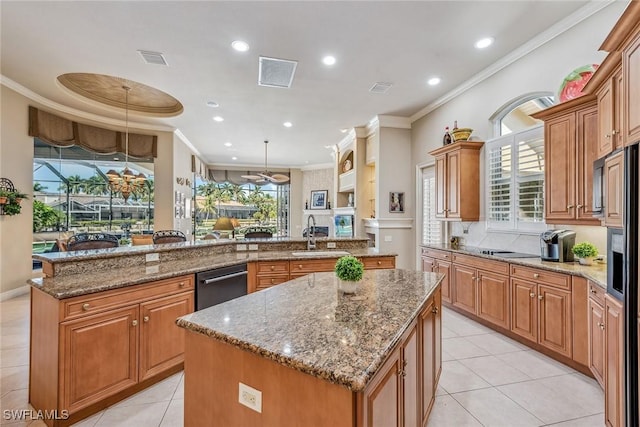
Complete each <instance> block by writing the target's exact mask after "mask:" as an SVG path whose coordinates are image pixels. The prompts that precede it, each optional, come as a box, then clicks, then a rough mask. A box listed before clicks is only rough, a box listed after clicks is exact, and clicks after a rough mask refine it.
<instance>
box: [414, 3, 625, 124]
mask: <svg viewBox="0 0 640 427" xmlns="http://www.w3.org/2000/svg"><path fill="white" fill-rule="evenodd" d="M615 2H616V0H591V1H590V2H589V3H587V4H586V5H585V6H583V7H581V8H580V9H578V10H577V11H575V12H574V13H572V14H571V15H569V16H567V17H565V18H564V19H561V20H560V21H558V22H556V23H555V24H554V25H552V26H551V27H549V28H547V29H546V30H545V31H543V32H541V33H540V34H538V35H537V36H536V37H534V38H532V39H531V40H529V41H528V42H526V43H525V44H523V45H522V46H520V47H518V48H517V49H515V50H513V51H511V53H509V54H507V55H506V56H503V57H502V58H501V59H499V60H498V61H496V62H495V63H494V64H493V65H490V66H489V67H487V68H485V69H484V70H482V71H480V72H479V73H477V74H476V75H475V76H474V77H473V78H471V79H469V80H467V81H466V82H464V83H462V84H461V85H459V86H457V87H456V88H454V89H453V90H451V91H450V92H448V93H446V94H444V95H443V96H441V97H440V98H438V99H436V100H435V101H433V102H432V103H431V104H429V105H427V106H426V107H424V108H423V109H421V110H420V111H418V112H417V113H415V114H413V115H412V116H411V117H410V118H409V120H410V122H411V123H413V122H415V121H416V120H419V119H421V118H422V117H424V116H426V115H427V114H429V113H430V112H432V111H433V110H435V109H436V108H438V107H440V106H442V105H444V104H446V103H447V102H449V101H451V100H452V99H454V98H456V97H458V96H460V95H462V94H463V93H464V92H466V91H468V90H469V89H471V88H473V87H474V86H476V85H478V84H480V83H481V82H483V81H485V80H486V79H488V78H489V77H491V76H493V75H494V74H496V73H497V72H499V71H501V70H502V69H504V68H506V67H508V66H509V65H511V64H513V63H514V62H516V61H517V60H519V59H520V58H522V57H524V56H526V55H528V54H529V53H531V52H533V51H534V50H536V49H537V48H539V47H540V46H542V45H544V44H546V43H548V42H550V41H551V40H553V39H555V38H556V37H558V36H559V35H561V34H563V33H564V32H566V31H568V30H570V29H571V28H573V27H575V26H576V25H578V24H579V23H581V22H582V21H584V20H585V19H587V18H589V17H590V16H592V15H593V14H595V13H597V12H599V11H600V10H602V9H604V8H605V7H607V6H609V5H611V4H612V3H615Z"/></svg>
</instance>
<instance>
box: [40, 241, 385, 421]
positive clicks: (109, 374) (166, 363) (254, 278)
mask: <svg viewBox="0 0 640 427" xmlns="http://www.w3.org/2000/svg"><path fill="white" fill-rule="evenodd" d="M317 243H318V249H317V251H304V248H305V247H306V240H303V239H295V238H276V239H264V240H253V241H237V242H236V241H214V242H211V241H202V242H185V243H171V244H163V245H149V246H136V247H119V248H113V249H100V250H88V251H75V252H61V253H52V254H39V255H34V258H35V259H38V260H40V261H42V263H43V271H44V273H45V276H46V277H44V278H42V279H33V280H31V281H30V284H31V285H32V288H31V354H30V384H29V402H30V403H31V405H32V406H33V407H34V408H36V409H38V410H49V411H51V410H57V411H58V413H60V414H63V413H64V414H65V416H66V415H68V416H69V418H67V419H59V420H47V423H48V424H49V425H69V424H71V423H73V422H77V421H79V420H80V419H82V418H85V417H87V416H88V415H91V414H92V413H95V412H97V411H99V410H100V409H102V408H104V407H106V406H109V405H111V404H113V403H115V402H117V401H118V400H122V399H123V398H125V397H127V396H129V395H131V394H133V393H136V392H138V391H140V390H142V389H144V388H146V387H148V386H149V385H151V384H153V383H155V382H158V381H160V380H162V379H163V378H165V377H167V376H169V375H171V374H173V373H174V372H176V371H179V370H180V369H182V363H183V353H184V332H183V330H182V329H180V328H178V327H177V326H176V325H175V320H176V319H177V318H178V317H180V316H183V315H185V314H188V313H191V312H192V311H194V307H195V304H194V300H195V299H196V298H197V294H198V292H197V287H196V276H197V274H198V273H199V272H202V271H205V270H211V269H217V268H223V267H228V266H234V265H246V266H247V270H248V278H247V290H246V291H247V293H251V292H255V291H256V290H258V289H262V288H263V287H267V284H263V285H261V286H259V285H260V283H261V280H263V279H264V278H265V277H266V276H265V274H264V273H262V270H265V269H266V270H269V271H270V272H272V273H273V274H274V275H275V274H277V277H278V278H283V277H285V276H286V279H283V280H273V279H272V280H271V281H270V282H269V284H268V286H276V287H277V286H279V285H278V283H280V282H281V281H286V280H289V277H290V276H294V277H298V276H300V275H302V274H309V273H312V272H314V271H328V270H329V269H330V270H332V269H333V265H334V264H335V260H336V259H337V258H338V257H339V256H340V255H341V254H344V253H346V252H348V253H350V254H352V255H355V256H357V257H359V258H360V259H361V260H362V261H363V262H364V264H365V268H367V269H382V268H394V267H395V254H390V253H387V254H380V253H377V252H376V251H375V250H372V249H369V248H368V247H367V239H358V238H356V239H318V242H317ZM250 248H251V249H254V250H246V249H250ZM242 249H245V250H242ZM296 251H298V252H296ZM270 266H273V268H269V267H270ZM284 266H286V271H284V270H283V268H284ZM272 270H273V271H272ZM283 271H284V272H283ZM289 271H291V273H289ZM274 277H276V276H274ZM63 411H64V412H63Z"/></svg>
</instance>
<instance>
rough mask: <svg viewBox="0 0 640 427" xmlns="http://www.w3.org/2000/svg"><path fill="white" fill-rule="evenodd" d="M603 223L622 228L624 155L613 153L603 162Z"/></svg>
mask: <svg viewBox="0 0 640 427" xmlns="http://www.w3.org/2000/svg"><path fill="white" fill-rule="evenodd" d="M604 174H605V175H604V178H605V179H604V193H605V194H604V224H605V225H606V226H607V227H616V228H622V224H623V223H622V221H623V218H622V212H623V211H624V189H623V187H624V157H623V152H619V153H618V154H615V155H613V156H611V157H609V158H608V159H606V160H605V162H604Z"/></svg>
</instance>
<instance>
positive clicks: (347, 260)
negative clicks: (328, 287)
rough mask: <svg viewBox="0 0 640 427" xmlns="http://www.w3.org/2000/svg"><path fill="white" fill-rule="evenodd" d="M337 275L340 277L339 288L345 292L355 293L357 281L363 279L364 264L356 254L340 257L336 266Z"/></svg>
mask: <svg viewBox="0 0 640 427" xmlns="http://www.w3.org/2000/svg"><path fill="white" fill-rule="evenodd" d="M334 271H335V272H336V276H338V279H340V283H339V289H340V290H341V291H343V292H344V293H348V294H352V293H355V291H356V288H357V282H358V281H360V280H362V274H363V273H364V265H363V264H362V262H360V260H359V259H358V258H356V257H354V256H351V255H347V256H343V257H340V258H338V261H337V262H336V266H335V268H334Z"/></svg>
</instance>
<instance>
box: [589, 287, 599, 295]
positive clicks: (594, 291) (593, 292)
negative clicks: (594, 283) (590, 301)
mask: <svg viewBox="0 0 640 427" xmlns="http://www.w3.org/2000/svg"><path fill="white" fill-rule="evenodd" d="M589 292H591V293H592V294H597V293H598V291H596V290H595V289H593V288H591V289H589Z"/></svg>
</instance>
